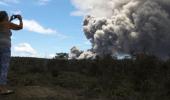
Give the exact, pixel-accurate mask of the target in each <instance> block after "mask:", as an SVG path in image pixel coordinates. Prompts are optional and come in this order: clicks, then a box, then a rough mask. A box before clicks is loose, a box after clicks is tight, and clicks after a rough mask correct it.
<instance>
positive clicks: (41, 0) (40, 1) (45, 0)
mask: <svg viewBox="0 0 170 100" xmlns="http://www.w3.org/2000/svg"><path fill="white" fill-rule="evenodd" d="M50 1H51V0H38V4H39V5H47V4H48V3H49V2H50Z"/></svg>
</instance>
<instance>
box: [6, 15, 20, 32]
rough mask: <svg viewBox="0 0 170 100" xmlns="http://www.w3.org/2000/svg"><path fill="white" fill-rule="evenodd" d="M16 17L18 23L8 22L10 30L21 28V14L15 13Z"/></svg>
mask: <svg viewBox="0 0 170 100" xmlns="http://www.w3.org/2000/svg"><path fill="white" fill-rule="evenodd" d="M16 18H18V20H19V25H17V24H14V23H12V22H9V28H10V29H12V30H21V29H23V22H22V17H21V15H16Z"/></svg>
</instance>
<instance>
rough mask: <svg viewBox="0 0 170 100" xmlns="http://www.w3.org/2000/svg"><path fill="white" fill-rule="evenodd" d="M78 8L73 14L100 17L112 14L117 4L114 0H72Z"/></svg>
mask: <svg viewBox="0 0 170 100" xmlns="http://www.w3.org/2000/svg"><path fill="white" fill-rule="evenodd" d="M70 1H71V3H72V4H73V5H74V6H75V8H76V10H75V11H73V12H71V15H72V16H84V15H89V14H90V15H93V16H98V17H105V16H110V15H111V14H112V12H113V11H112V9H113V7H114V6H115V5H114V4H113V3H112V1H113V0H70ZM101 12H102V13H101Z"/></svg>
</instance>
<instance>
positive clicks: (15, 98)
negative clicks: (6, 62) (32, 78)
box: [0, 86, 107, 100]
mask: <svg viewBox="0 0 170 100" xmlns="http://www.w3.org/2000/svg"><path fill="white" fill-rule="evenodd" d="M13 89H14V90H15V93H14V94H10V95H0V100H107V99H101V98H100V99H99V98H98V99H97V98H85V97H84V96H83V95H82V94H81V90H72V89H64V88H62V87H42V86H24V87H15V88H13Z"/></svg>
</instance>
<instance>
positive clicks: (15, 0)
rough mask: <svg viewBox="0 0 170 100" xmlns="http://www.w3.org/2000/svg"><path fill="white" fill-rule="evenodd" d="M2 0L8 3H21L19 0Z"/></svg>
mask: <svg viewBox="0 0 170 100" xmlns="http://www.w3.org/2000/svg"><path fill="white" fill-rule="evenodd" d="M1 1H2V2H6V3H19V0H1Z"/></svg>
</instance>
